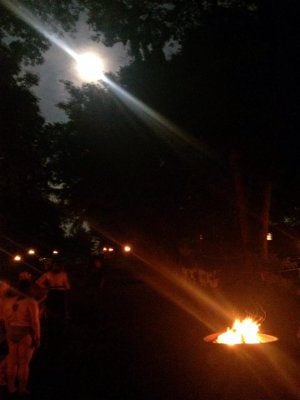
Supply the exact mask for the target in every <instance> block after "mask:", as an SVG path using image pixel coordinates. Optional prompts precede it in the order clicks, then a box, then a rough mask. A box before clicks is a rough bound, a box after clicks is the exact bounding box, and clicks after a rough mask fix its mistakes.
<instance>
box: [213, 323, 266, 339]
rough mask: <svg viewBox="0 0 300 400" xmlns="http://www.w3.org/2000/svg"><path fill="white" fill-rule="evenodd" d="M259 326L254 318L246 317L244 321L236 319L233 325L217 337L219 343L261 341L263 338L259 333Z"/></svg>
mask: <svg viewBox="0 0 300 400" xmlns="http://www.w3.org/2000/svg"><path fill="white" fill-rule="evenodd" d="M259 326H260V324H258V323H257V322H255V321H254V320H253V319H252V318H245V319H244V320H243V321H240V320H239V319H236V320H235V321H234V324H233V327H232V328H231V329H229V328H228V329H227V331H226V332H225V333H222V334H221V335H219V336H218V337H217V340H216V342H217V343H224V344H228V345H234V344H241V343H260V342H261V338H260V335H259V333H258V331H259Z"/></svg>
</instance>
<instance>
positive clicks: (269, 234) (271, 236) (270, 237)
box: [267, 232, 273, 240]
mask: <svg viewBox="0 0 300 400" xmlns="http://www.w3.org/2000/svg"><path fill="white" fill-rule="evenodd" d="M267 240H273V235H272V233H271V232H269V233H268V234H267Z"/></svg>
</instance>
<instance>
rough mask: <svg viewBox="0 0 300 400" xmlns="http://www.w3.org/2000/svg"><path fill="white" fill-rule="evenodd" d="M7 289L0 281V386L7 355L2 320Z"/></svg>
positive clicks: (2, 382) (4, 383) (4, 282)
mask: <svg viewBox="0 0 300 400" xmlns="http://www.w3.org/2000/svg"><path fill="white" fill-rule="evenodd" d="M9 288H10V285H9V283H8V282H7V281H6V280H0V386H5V385H6V356H7V354H8V345H7V340H6V332H5V324H4V318H3V304H4V302H5V299H6V295H7V292H8V290H9Z"/></svg>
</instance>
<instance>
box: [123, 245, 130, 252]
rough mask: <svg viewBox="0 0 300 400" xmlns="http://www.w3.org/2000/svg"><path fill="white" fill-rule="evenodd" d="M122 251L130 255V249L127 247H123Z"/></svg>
mask: <svg viewBox="0 0 300 400" xmlns="http://www.w3.org/2000/svg"><path fill="white" fill-rule="evenodd" d="M124 251H125V253H130V252H131V247H130V246H129V245H126V246H124Z"/></svg>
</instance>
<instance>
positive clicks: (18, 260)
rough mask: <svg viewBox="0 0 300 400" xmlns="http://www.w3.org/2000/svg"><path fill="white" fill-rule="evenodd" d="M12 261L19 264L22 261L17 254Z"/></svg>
mask: <svg viewBox="0 0 300 400" xmlns="http://www.w3.org/2000/svg"><path fill="white" fill-rule="evenodd" d="M14 261H16V262H20V261H22V257H21V256H20V255H19V254H16V255H15V256H14Z"/></svg>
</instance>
